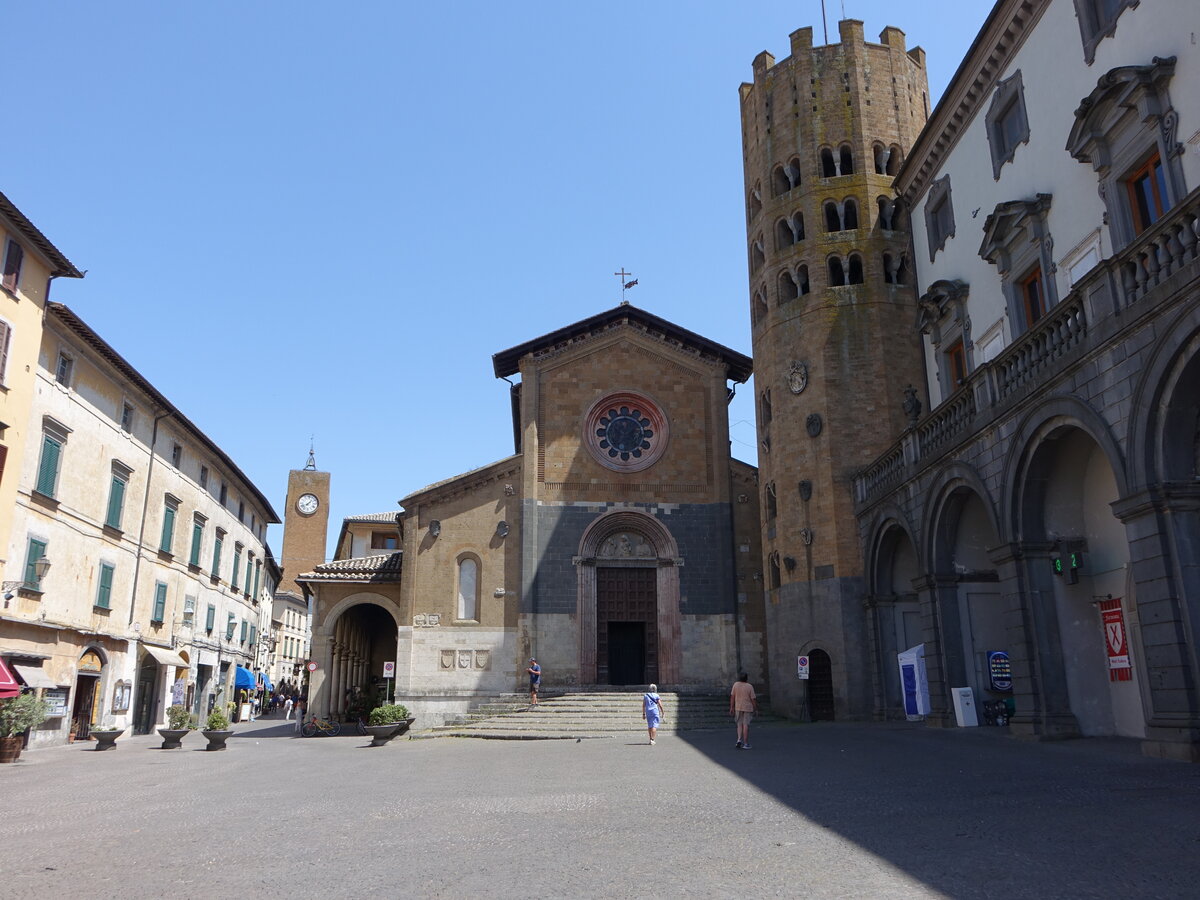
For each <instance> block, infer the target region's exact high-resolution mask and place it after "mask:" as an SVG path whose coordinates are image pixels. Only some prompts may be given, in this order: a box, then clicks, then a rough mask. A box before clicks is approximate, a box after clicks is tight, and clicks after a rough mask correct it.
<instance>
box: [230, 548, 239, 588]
mask: <svg viewBox="0 0 1200 900" xmlns="http://www.w3.org/2000/svg"><path fill="white" fill-rule="evenodd" d="M241 567H242V548H241V547H238V546H236V545H235V546H234V548H233V578H231V579H230V581H229V584H230V585H231V586H232V587H233V589H234V590H235V591H236V590H237V589H238V571H239V570H240V569H241Z"/></svg>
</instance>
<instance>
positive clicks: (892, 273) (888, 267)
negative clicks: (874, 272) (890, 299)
mask: <svg viewBox="0 0 1200 900" xmlns="http://www.w3.org/2000/svg"><path fill="white" fill-rule="evenodd" d="M883 280H884V281H885V282H887V283H888V284H904V283H905V271H904V255H903V254H900V255H895V254H892V253H885V254H883Z"/></svg>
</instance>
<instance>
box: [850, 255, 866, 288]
mask: <svg viewBox="0 0 1200 900" xmlns="http://www.w3.org/2000/svg"><path fill="white" fill-rule="evenodd" d="M848 280H849V283H850V284H862V283H863V260H862V257H861V256H859V255H858V254H857V253H851V254H850V278H849V279H848Z"/></svg>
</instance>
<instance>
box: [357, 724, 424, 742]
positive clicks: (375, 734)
mask: <svg viewBox="0 0 1200 900" xmlns="http://www.w3.org/2000/svg"><path fill="white" fill-rule="evenodd" d="M415 721H416V720H415V719H405V720H404V721H403V722H392V723H390V724H388V725H368V726H366V727H367V734H369V735H371V746H372V747H382V746H383V745H384V744H386V743H387V742H388V741H390V740H391V739H392V738H394V737H396V736H398V735H401V734H404V732H406V731H408V727H409V726H410V725H412V723H413V722H415Z"/></svg>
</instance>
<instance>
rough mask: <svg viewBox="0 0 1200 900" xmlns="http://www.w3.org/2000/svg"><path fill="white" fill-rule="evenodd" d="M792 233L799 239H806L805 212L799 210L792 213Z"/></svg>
mask: <svg viewBox="0 0 1200 900" xmlns="http://www.w3.org/2000/svg"><path fill="white" fill-rule="evenodd" d="M792 234H794V235H795V236H796V240H797V241H802V240H804V213H802V212H798V213H795V214H793V215H792Z"/></svg>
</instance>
